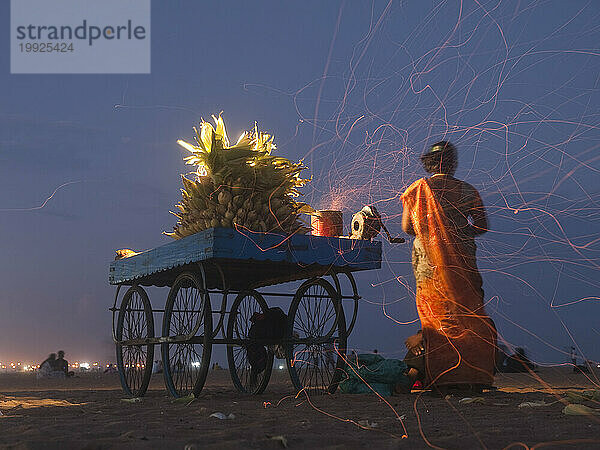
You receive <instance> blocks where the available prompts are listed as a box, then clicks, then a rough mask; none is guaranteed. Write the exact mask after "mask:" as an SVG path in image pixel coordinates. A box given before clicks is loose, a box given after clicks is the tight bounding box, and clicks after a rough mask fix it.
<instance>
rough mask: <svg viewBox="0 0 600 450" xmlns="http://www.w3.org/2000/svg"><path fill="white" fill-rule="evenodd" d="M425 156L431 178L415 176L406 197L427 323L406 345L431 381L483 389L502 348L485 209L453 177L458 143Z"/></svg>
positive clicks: (420, 305) (405, 220) (406, 222)
mask: <svg viewBox="0 0 600 450" xmlns="http://www.w3.org/2000/svg"><path fill="white" fill-rule="evenodd" d="M421 161H422V162H423V166H424V168H425V170H426V171H427V172H429V173H430V174H432V175H431V177H429V178H421V179H419V180H417V181H415V182H414V183H413V184H411V185H410V186H409V187H408V189H406V191H405V192H404V194H403V195H402V203H403V208H404V210H403V214H402V228H403V230H404V231H405V232H406V233H408V234H412V235H414V236H415V240H414V244H413V257H412V259H413V270H414V274H415V278H416V281H417V291H416V293H417V295H416V297H417V298H416V300H417V311H418V313H419V318H420V319H421V326H422V331H421V332H419V334H417V335H416V336H412V337H410V338H409V339H407V343H406V344H407V347H408V348H409V354H412V356H413V357H416V358H412V360H413V362H414V361H418V360H420V361H421V363H420V364H413V366H414V367H416V368H418V369H419V370H420V371H421V374H420V375H421V376H422V377H423V378H424V379H425V384H426V385H427V386H434V387H440V386H449V385H451V386H462V387H470V388H473V389H480V388H481V387H484V386H490V385H491V384H492V382H493V380H494V353H495V347H496V329H495V327H494V324H493V322H492V321H491V319H490V318H489V317H488V316H487V314H486V313H485V309H484V306H483V290H482V279H481V275H480V274H479V270H478V269H477V263H476V259H475V249H476V247H475V239H474V238H475V236H477V235H480V234H482V233H485V232H486V231H487V227H488V224H487V218H486V213H485V208H484V207H483V203H482V201H481V197H480V196H479V193H478V192H477V190H476V189H475V188H474V187H473V186H471V185H470V184H468V183H466V182H464V181H461V180H458V179H456V178H454V177H453V175H454V172H455V170H456V165H457V154H456V149H455V148H454V146H453V145H452V144H451V143H449V142H446V141H441V142H438V143H436V144H434V145H433V146H432V147H431V149H430V150H429V152H427V153H425V154H424V155H423V156H422V157H421ZM421 338H422V339H421ZM423 356H424V361H423V359H421V357H423ZM410 359H411V358H407V362H408V363H409V365H410V361H409V360H410ZM423 372H424V373H423Z"/></svg>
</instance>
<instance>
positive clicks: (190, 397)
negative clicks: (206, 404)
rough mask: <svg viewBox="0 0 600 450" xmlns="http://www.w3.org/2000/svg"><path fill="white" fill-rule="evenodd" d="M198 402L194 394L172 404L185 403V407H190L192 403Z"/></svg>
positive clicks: (178, 399) (177, 399)
mask: <svg viewBox="0 0 600 450" xmlns="http://www.w3.org/2000/svg"><path fill="white" fill-rule="evenodd" d="M195 400H196V396H195V395H194V394H190V395H186V396H185V397H179V398H176V399H175V400H172V403H183V404H185V406H188V405H190V404H191V403H192V402H194V401H195Z"/></svg>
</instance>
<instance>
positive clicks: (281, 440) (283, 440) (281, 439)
mask: <svg viewBox="0 0 600 450" xmlns="http://www.w3.org/2000/svg"><path fill="white" fill-rule="evenodd" d="M269 439H271V440H272V441H277V442H279V443H280V444H281V446H282V447H283V448H288V441H287V439H286V438H285V436H283V435H281V434H280V435H278V436H271V437H270V438H269Z"/></svg>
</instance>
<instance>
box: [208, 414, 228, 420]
mask: <svg viewBox="0 0 600 450" xmlns="http://www.w3.org/2000/svg"><path fill="white" fill-rule="evenodd" d="M208 417H214V418H215V419H220V420H233V419H235V414H233V413H232V414H229V415H227V416H226V415H225V414H223V413H222V412H215V413H212V414H211V415H210V416H208Z"/></svg>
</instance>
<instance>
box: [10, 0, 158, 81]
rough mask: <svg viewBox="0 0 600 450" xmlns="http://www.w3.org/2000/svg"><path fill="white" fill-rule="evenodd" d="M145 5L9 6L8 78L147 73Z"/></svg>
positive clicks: (80, 0)
mask: <svg viewBox="0 0 600 450" xmlns="http://www.w3.org/2000/svg"><path fill="white" fill-rule="evenodd" d="M150 9H151V3H150V0H11V2H10V72H11V73H13V74H27V73H36V74H76V73H81V74H84V73H88V74H100V73H106V74H108V73H114V74H134V73H137V74H147V73H150V44H151V37H152V36H151V29H150V25H151V21H150Z"/></svg>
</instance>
